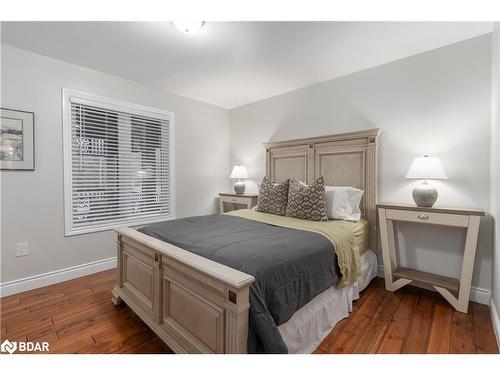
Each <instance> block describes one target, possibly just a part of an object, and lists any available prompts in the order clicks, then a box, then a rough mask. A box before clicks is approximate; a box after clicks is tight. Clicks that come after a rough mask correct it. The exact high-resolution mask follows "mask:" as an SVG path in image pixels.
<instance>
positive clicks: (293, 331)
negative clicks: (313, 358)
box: [278, 249, 378, 354]
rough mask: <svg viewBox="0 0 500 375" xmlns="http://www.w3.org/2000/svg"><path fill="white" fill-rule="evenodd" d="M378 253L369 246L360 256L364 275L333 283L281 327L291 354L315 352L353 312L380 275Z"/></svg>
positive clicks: (283, 337)
mask: <svg viewBox="0 0 500 375" xmlns="http://www.w3.org/2000/svg"><path fill="white" fill-rule="evenodd" d="M377 267H378V264H377V256H376V254H375V253H374V252H373V251H372V250H369V249H367V250H366V251H365V252H364V254H363V255H362V256H361V270H362V271H361V276H360V277H359V279H358V280H357V281H355V282H354V283H351V284H348V285H346V286H344V287H337V286H332V287H331V288H329V289H327V290H325V291H324V292H323V293H321V294H319V295H317V296H316V297H315V298H314V299H313V300H311V301H310V302H309V303H307V304H306V305H305V306H303V307H302V308H301V309H299V310H298V311H296V312H295V314H293V316H292V317H291V318H290V320H288V321H287V322H286V323H284V324H282V325H280V326H278V331H279V332H280V334H281V337H282V339H283V341H284V342H285V345H286V346H287V348H288V353H290V354H301V353H312V352H313V351H314V350H315V349H316V348H317V347H318V346H319V344H321V342H322V341H323V340H324V339H325V338H326V336H328V334H329V333H330V332H331V330H332V329H333V327H335V325H336V324H337V323H338V322H339V321H341V320H342V319H344V318H347V317H348V316H349V313H350V312H351V311H352V302H353V301H354V300H356V299H358V298H359V292H360V291H362V290H363V289H365V288H366V287H367V286H368V284H369V283H370V281H371V280H372V279H373V278H374V277H376V276H377Z"/></svg>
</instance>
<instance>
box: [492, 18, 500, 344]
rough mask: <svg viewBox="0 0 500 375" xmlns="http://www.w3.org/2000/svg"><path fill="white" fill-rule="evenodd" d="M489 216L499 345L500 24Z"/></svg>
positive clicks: (494, 67)
mask: <svg viewBox="0 0 500 375" xmlns="http://www.w3.org/2000/svg"><path fill="white" fill-rule="evenodd" d="M491 52H492V56H491V62H492V64H491V68H492V69H491V73H492V74H491V215H492V217H493V300H492V302H493V303H494V305H495V306H494V307H493V306H492V310H494V311H495V312H496V314H497V315H493V319H494V321H493V323H494V324H495V323H496V333H497V340H498V343H499V345H500V320H499V316H498V313H500V196H499V195H500V23H498V22H497V23H496V24H495V27H494V30H493V37H492V41H491Z"/></svg>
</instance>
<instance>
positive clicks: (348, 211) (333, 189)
mask: <svg viewBox="0 0 500 375" xmlns="http://www.w3.org/2000/svg"><path fill="white" fill-rule="evenodd" d="M325 192H326V210H327V212H328V217H329V218H330V219H340V220H349V221H359V219H361V210H360V209H359V204H360V203H361V198H362V197H363V190H359V189H356V188H353V187H349V186H325Z"/></svg>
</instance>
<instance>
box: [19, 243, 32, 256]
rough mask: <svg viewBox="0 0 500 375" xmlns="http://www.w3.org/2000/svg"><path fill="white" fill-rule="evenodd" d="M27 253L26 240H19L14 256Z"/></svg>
mask: <svg viewBox="0 0 500 375" xmlns="http://www.w3.org/2000/svg"><path fill="white" fill-rule="evenodd" d="M28 254H29V251H28V243H27V242H20V243H18V244H17V253H16V256H18V257H25V256H26V255H28Z"/></svg>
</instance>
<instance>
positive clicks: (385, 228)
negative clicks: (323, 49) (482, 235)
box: [377, 203, 484, 313]
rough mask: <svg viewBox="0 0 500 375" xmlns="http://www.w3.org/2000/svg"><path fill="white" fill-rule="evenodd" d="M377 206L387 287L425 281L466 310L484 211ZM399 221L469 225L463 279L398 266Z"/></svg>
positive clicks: (458, 306) (391, 287)
mask: <svg viewBox="0 0 500 375" xmlns="http://www.w3.org/2000/svg"><path fill="white" fill-rule="evenodd" d="M377 209H378V215H379V223H380V237H381V241H382V255H383V258H384V276H385V288H386V289H387V290H389V291H395V290H397V289H399V288H401V287H403V286H405V285H407V284H409V283H411V282H412V281H419V282H424V283H426V284H430V285H432V286H433V287H434V289H436V290H437V291H438V292H439V293H440V294H441V295H442V296H443V297H444V298H445V299H446V300H447V301H448V302H449V303H450V304H451V305H452V306H453V307H454V308H455V309H456V310H458V311H460V312H463V313H467V309H468V307H469V295H470V287H471V282H472V271H473V269H474V259H475V256H476V248H477V236H478V232H479V221H480V218H481V216H484V211H482V210H466V209H455V208H429V207H416V206H410V205H401V204H384V203H382V204H377ZM396 221H406V222H412V223H423V224H433V225H444V226H452V227H459V228H466V230H467V236H466V239H465V250H464V257H463V261H462V272H461V276H460V279H454V278H450V277H445V276H441V275H436V274H433V273H429V272H423V271H418V270H415V269H411V268H405V267H400V266H398V263H397V247H396V246H397V243H396V238H395V228H394V223H395V222H396Z"/></svg>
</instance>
